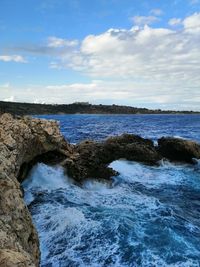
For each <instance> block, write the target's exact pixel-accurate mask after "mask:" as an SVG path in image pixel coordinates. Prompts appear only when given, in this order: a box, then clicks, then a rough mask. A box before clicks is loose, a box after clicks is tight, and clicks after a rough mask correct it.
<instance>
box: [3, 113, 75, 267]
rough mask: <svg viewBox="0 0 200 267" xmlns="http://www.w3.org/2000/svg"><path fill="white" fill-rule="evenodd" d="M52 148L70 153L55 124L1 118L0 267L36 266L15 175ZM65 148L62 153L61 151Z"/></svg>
mask: <svg viewBox="0 0 200 267" xmlns="http://www.w3.org/2000/svg"><path fill="white" fill-rule="evenodd" d="M49 151H51V152H52V153H53V152H54V153H55V154H59V153H60V154H62V153H64V154H67V153H71V147H70V145H68V143H67V142H66V141H65V140H64V138H63V137H62V135H61V134H60V132H59V127H58V123H57V122H55V121H46V120H40V119H30V118H28V117H24V118H18V119H14V118H13V117H12V116H11V115H9V114H3V115H2V116H1V117H0V266H2V267H17V266H20V267H21V266H24V267H25V266H38V265H39V258H40V252H39V241H38V236H37V233H36V230H35V228H34V226H33V224H32V220H31V216H30V213H29V211H28V209H27V207H26V206H25V204H24V201H23V194H22V191H21V190H20V183H19V182H18V180H17V177H18V176H19V174H20V170H21V166H25V165H26V163H27V164H28V163H29V162H31V161H32V160H34V159H35V157H36V156H38V155H42V154H44V155H45V153H47V152H49ZM63 151H65V152H63Z"/></svg>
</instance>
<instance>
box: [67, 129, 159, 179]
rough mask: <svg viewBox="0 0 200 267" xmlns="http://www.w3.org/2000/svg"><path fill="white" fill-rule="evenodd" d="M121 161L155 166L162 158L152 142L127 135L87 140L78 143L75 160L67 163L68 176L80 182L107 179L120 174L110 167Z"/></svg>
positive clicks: (70, 159)
mask: <svg viewBox="0 0 200 267" xmlns="http://www.w3.org/2000/svg"><path fill="white" fill-rule="evenodd" d="M120 158H125V159H127V160H135V161H140V162H145V163H148V164H155V163H156V162H157V161H158V160H160V159H161V157H160V155H159V154H158V152H157V151H156V149H155V147H154V145H153V142H152V141H151V140H148V139H143V138H141V137H139V136H137V135H131V134H123V135H121V136H116V137H111V138H108V139H107V140H106V141H104V142H94V141H84V142H82V143H80V144H78V145H77V146H75V148H74V155H73V157H71V158H68V159H67V160H66V161H65V167H66V169H67V172H68V174H69V175H71V176H73V177H74V178H75V179H76V180H78V181H81V180H83V179H85V178H90V177H95V178H104V179H105V178H110V177H111V176H113V175H116V174H117V173H116V172H115V171H114V170H113V169H111V168H109V167H108V164H109V163H111V162H112V161H114V160H117V159H120Z"/></svg>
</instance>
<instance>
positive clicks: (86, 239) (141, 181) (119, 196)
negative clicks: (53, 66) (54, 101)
mask: <svg viewBox="0 0 200 267" xmlns="http://www.w3.org/2000/svg"><path fill="white" fill-rule="evenodd" d="M47 117H48V118H56V119H59V120H60V121H61V130H62V132H63V134H64V135H65V137H67V138H68V139H69V140H70V141H71V142H77V141H80V140H82V139H85V138H88V137H90V138H92V139H103V138H105V137H106V136H109V135H114V134H121V133H122V132H131V133H137V134H142V136H145V137H154V139H155V137H160V136H162V135H175V136H177V135H178V136H180V137H184V138H190V139H194V140H200V135H199V133H200V116H198V115H194V116H190V115H184V116H180V115H179V116H174V115H169V116H167V115H165V116H164V115H153V116H151V115H145V116H144V115H141V116H138V115H137V116H116V115H115V116H112V115H110V116H95V115H92V116H91V115H70V116H47ZM112 121H113V124H112ZM148 124H149V127H148ZM111 166H112V168H114V169H115V170H117V171H118V172H119V173H120V174H119V176H117V177H115V178H114V180H113V182H112V183H108V184H106V183H103V182H99V181H95V180H87V181H85V183H84V184H83V185H82V186H79V185H77V184H76V183H75V182H74V181H73V180H72V179H71V178H70V177H67V176H66V175H65V174H64V170H63V169H62V167H60V166H56V167H50V166H46V165H44V164H37V165H36V166H35V167H34V168H33V169H32V171H31V173H30V174H29V177H28V178H27V179H26V181H24V183H23V186H24V189H25V201H26V203H27V204H28V206H29V209H30V211H31V213H32V216H33V220H34V223H35V225H36V228H37V230H38V233H39V237H40V246H41V252H42V255H41V266H42V267H50V266H51V267H67V266H70V267H75V266H81V267H85V266H91V267H93V266H94V267H97V266H98V267H101V266H113V267H114V266H116V267H123V266H133V267H134V266H135V267H137V266H138V267H139V266H141V267H153V266H155V267H157V266H158V267H160V266H163V267H164V266H170V267H172V266H173V267H175V266H177V267H186V266H187V267H193V266H200V166H199V165H195V166H190V165H184V164H176V165H175V164H171V163H169V162H163V161H162V162H160V166H159V167H153V166H146V165H143V164H140V163H136V162H130V161H125V160H118V161H115V162H112V163H111Z"/></svg>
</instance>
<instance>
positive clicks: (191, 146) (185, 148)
mask: <svg viewBox="0 0 200 267" xmlns="http://www.w3.org/2000/svg"><path fill="white" fill-rule="evenodd" d="M158 151H159V153H160V154H161V155H162V156H163V157H166V158H168V159H170V160H175V161H183V162H188V163H193V158H196V159H199V158H200V145H199V144H197V143H196V142H194V141H189V140H185V139H180V138H173V137H162V138H160V139H159V140H158Z"/></svg>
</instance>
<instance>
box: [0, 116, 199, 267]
mask: <svg viewBox="0 0 200 267" xmlns="http://www.w3.org/2000/svg"><path fill="white" fill-rule="evenodd" d="M0 128H1V131H0V141H1V152H0V159H1V166H0V167H1V179H0V182H1V202H0V206H1V216H0V222H1V229H2V232H1V247H0V266H6V265H5V264H7V266H17V264H27V265H28V264H29V266H39V257H40V251H39V240H38V236H37V233H36V230H35V228H34V226H33V223H32V220H31V216H30V213H29V211H28V209H27V207H26V206H25V204H24V200H23V193H22V191H21V189H20V182H21V181H22V180H23V179H24V178H25V177H26V176H27V171H28V170H29V168H28V167H29V163H31V164H35V163H36V162H37V160H40V161H45V162H47V163H48V162H49V163H52V160H53V161H54V156H57V155H58V154H59V155H62V156H63V157H61V159H59V160H60V164H62V166H64V168H65V169H66V170H68V171H69V172H70V174H71V176H72V177H73V178H75V179H76V181H78V182H81V181H82V180H84V179H87V178H88V177H93V178H99V179H111V178H112V176H113V175H116V174H117V173H116V172H113V170H112V169H111V168H108V165H109V163H110V162H112V161H113V160H116V159H119V158H127V159H128V160H134V161H139V162H146V164H155V165H156V163H157V161H158V160H161V159H162V158H163V157H166V158H168V159H169V160H172V161H180V162H188V163H191V164H193V163H195V162H193V161H192V159H193V158H200V145H199V144H198V143H196V142H193V141H187V140H182V139H178V138H161V139H159V140H158V147H155V146H154V144H153V142H152V141H151V140H149V139H144V138H141V137H139V136H135V135H130V134H124V135H122V136H116V137H110V138H109V139H107V140H105V141H102V142H92V141H83V142H81V143H80V144H77V145H75V146H74V145H70V144H69V143H67V142H66V140H64V138H63V136H62V135H61V133H60V130H59V125H58V123H57V122H55V121H53V120H50V121H48V120H43V119H35V118H29V117H18V118H13V117H12V116H11V115H10V114H4V115H2V116H1V117H0ZM49 152H51V153H50V154H49ZM45 155H46V156H45ZM183 155H184V157H183ZM38 157H39V158H38ZM32 162H33V163H32ZM88 162H90V164H89V165H88ZM22 166H23V167H22ZM99 174H100V175H99ZM9 218H12V219H9ZM8 229H9V230H8ZM24 229H26V231H24ZM3 264H4V265H3ZM9 264H10V265H9ZM25 266H26V265H25Z"/></svg>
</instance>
